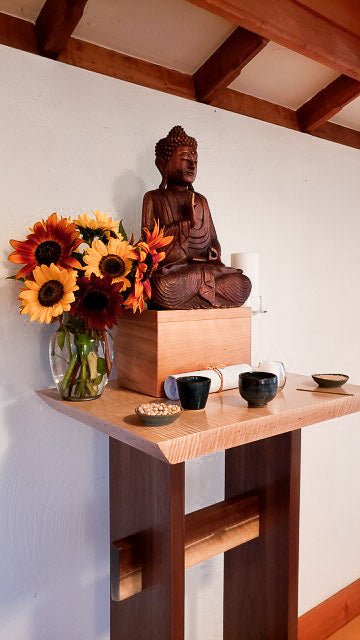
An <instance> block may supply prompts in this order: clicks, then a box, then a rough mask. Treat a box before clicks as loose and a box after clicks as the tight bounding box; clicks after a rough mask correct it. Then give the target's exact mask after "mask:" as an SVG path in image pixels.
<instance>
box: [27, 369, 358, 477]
mask: <svg viewBox="0 0 360 640" xmlns="http://www.w3.org/2000/svg"><path fill="white" fill-rule="evenodd" d="M299 388H301V389H309V392H304V391H298V389H299ZM315 389H316V391H315ZM312 390H314V391H313V392H312ZM324 391H327V392H328V393H319V387H316V386H315V383H314V382H313V381H312V379H311V378H310V377H308V376H300V375H296V374H288V376H287V383H286V386H285V388H284V389H283V391H281V392H279V393H278V394H277V396H276V398H275V399H274V400H273V401H272V402H270V403H269V404H268V405H267V406H266V407H263V408H261V409H249V408H248V406H247V403H246V402H245V400H243V399H242V398H241V396H240V395H239V391H238V390H237V389H231V390H230V391H223V392H222V393H212V394H210V395H209V399H208V402H207V405H206V408H205V410H204V411H183V412H182V413H181V415H180V417H179V418H178V419H177V420H176V422H174V423H173V424H170V425H168V426H165V427H145V426H144V425H143V424H142V423H141V422H140V419H139V418H138V417H137V416H136V414H134V411H135V407H137V406H138V405H139V404H142V403H144V402H149V401H150V402H151V401H156V399H155V398H150V397H149V396H144V395H142V394H140V393H135V392H133V391H128V390H127V389H120V388H119V387H118V386H117V384H116V382H113V383H110V384H109V385H108V386H107V388H106V389H105V392H104V394H103V396H102V397H101V398H98V399H97V400H94V401H90V402H65V401H63V400H61V399H60V398H59V395H58V393H57V391H56V390H55V389H43V390H41V391H39V392H38V393H39V395H40V396H41V398H43V399H44V400H45V401H46V402H47V403H48V404H49V405H50V406H51V407H52V408H53V409H55V410H56V411H59V412H60V413H63V414H65V415H67V416H70V417H71V418H74V419H75V420H79V421H80V422H83V423H85V424H87V425H89V426H91V427H93V428H95V429H98V430H99V431H102V432H103V433H105V434H107V435H108V436H111V437H112V438H115V439H116V440H120V441H121V442H124V443H125V444H128V445H131V446H132V447H135V448H136V449H139V450H140V451H144V452H145V453H147V454H149V455H151V456H154V457H155V458H159V459H160V460H163V461H164V462H167V463H169V464H176V463H178V462H184V461H186V460H190V459H191V458H198V457H200V456H203V455H206V454H209V453H215V452H216V451H222V450H224V449H230V448H232V447H237V446H239V445H242V444H246V443H248V442H254V441H255V440H262V439H264V438H269V437H271V436H275V435H278V434H280V433H285V432H288V431H293V430H295V429H300V428H302V427H305V426H307V425H311V424H315V423H317V422H322V421H324V420H330V419H331V418H337V417H339V416H343V415H346V414H349V413H355V412H356V411H360V386H355V385H350V384H347V385H345V386H343V387H341V388H337V389H324ZM329 392H330V393H329ZM345 394H353V395H345Z"/></svg>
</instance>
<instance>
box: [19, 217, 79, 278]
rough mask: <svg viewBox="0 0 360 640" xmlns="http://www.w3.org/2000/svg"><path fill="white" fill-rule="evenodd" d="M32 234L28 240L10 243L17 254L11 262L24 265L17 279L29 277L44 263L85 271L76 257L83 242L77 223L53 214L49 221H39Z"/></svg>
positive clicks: (28, 236)
mask: <svg viewBox="0 0 360 640" xmlns="http://www.w3.org/2000/svg"><path fill="white" fill-rule="evenodd" d="M31 231H32V233H30V234H29V235H27V236H26V238H27V239H26V240H23V241H21V240H10V244H11V246H12V247H13V249H15V251H12V252H11V253H10V255H9V258H8V259H9V260H10V262H14V263H15V264H23V265H24V266H23V267H22V269H20V271H18V272H17V274H16V276H15V277H16V278H26V276H28V275H29V274H30V273H31V272H32V271H33V270H34V269H35V267H36V266H40V265H43V264H44V265H46V266H48V267H49V266H50V264H55V265H58V266H59V267H63V268H64V269H68V270H70V269H73V268H75V269H80V268H81V264H80V262H79V261H78V260H76V258H74V257H73V255H72V254H73V252H74V251H76V249H77V248H78V246H79V245H80V244H81V242H82V239H81V237H80V234H79V232H78V231H77V230H76V225H75V224H74V223H72V222H69V220H67V219H66V218H58V216H57V213H53V214H52V215H51V216H49V218H48V219H47V220H42V221H41V222H36V224H35V225H34V227H33V228H32V229H31Z"/></svg>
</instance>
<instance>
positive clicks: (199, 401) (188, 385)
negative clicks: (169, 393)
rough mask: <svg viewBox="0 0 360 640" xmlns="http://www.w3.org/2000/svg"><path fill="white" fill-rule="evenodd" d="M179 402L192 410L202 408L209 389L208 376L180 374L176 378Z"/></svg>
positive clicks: (209, 381) (184, 407) (183, 406)
mask: <svg viewBox="0 0 360 640" xmlns="http://www.w3.org/2000/svg"><path fill="white" fill-rule="evenodd" d="M176 382H177V388H178V392H179V398H180V404H181V406H182V408H183V409H190V410H192V411H194V410H199V409H204V407H205V405H206V401H207V399H208V395H209V391H210V384H211V380H210V378H205V376H182V377H181V378H177V380H176Z"/></svg>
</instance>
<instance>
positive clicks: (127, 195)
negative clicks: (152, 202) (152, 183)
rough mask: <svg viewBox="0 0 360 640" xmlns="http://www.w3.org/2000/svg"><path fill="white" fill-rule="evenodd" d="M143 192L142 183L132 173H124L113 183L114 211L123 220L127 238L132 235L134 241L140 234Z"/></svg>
mask: <svg viewBox="0 0 360 640" xmlns="http://www.w3.org/2000/svg"><path fill="white" fill-rule="evenodd" d="M145 191H146V188H145V183H144V181H143V180H141V179H140V178H139V177H138V176H136V175H135V174H134V173H133V172H132V171H126V172H125V173H123V174H122V175H121V176H119V177H118V178H116V180H115V181H114V186H113V202H114V209H115V211H116V212H118V216H119V218H120V219H122V220H123V224H124V228H125V230H126V232H127V234H128V236H129V238H130V236H131V234H132V233H134V236H135V240H137V239H138V237H139V234H140V227H141V211H142V200H143V197H144V193H145Z"/></svg>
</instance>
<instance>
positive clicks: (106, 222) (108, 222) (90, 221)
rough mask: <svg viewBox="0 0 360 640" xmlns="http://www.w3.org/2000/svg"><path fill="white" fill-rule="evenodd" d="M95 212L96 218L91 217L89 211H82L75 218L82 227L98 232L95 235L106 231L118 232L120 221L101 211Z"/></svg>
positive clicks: (78, 225) (76, 222) (77, 224)
mask: <svg viewBox="0 0 360 640" xmlns="http://www.w3.org/2000/svg"><path fill="white" fill-rule="evenodd" d="M93 213H94V216H95V218H90V216H89V215H88V214H87V213H82V214H81V215H80V216H78V217H77V218H76V220H75V224H76V226H77V227H81V229H90V230H91V231H92V232H96V234H95V235H102V234H103V233H104V232H105V231H113V232H114V233H116V234H117V233H118V231H119V223H118V222H117V221H116V220H113V219H112V218H110V216H108V215H107V213H102V212H101V211H94V212H93Z"/></svg>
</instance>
